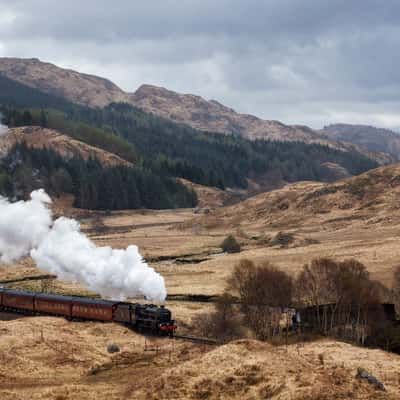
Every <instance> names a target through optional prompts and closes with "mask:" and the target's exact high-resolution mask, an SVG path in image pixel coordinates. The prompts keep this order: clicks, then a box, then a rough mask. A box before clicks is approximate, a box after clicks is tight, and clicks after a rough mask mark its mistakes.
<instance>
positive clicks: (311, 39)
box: [0, 0, 400, 129]
mask: <svg viewBox="0 0 400 400" xmlns="http://www.w3.org/2000/svg"><path fill="white" fill-rule="evenodd" d="M0 56H13V57H38V58H40V59H42V60H45V61H49V62H53V63H55V64H58V65H60V66H63V67H68V68H73V69H76V70H79V71H82V72H87V73H93V74H97V75H100V76H104V77H107V78H109V79H111V80H112V81H114V82H115V83H117V84H118V85H119V86H120V87H122V88H123V89H124V90H127V91H134V90H135V89H136V88H137V87H138V86H140V85H141V84H142V83H151V84H155V85H160V86H164V87H167V88H169V89H172V90H176V91H179V92H184V93H195V94H199V95H201V96H203V97H205V98H207V99H216V100H218V101H220V102H222V103H224V104H226V105H228V106H230V107H232V108H234V109H236V110H237V111H240V112H246V113H251V114H255V115H258V116H260V117H264V118H267V119H278V120H281V121H283V122H286V123H299V124H307V125H311V126H313V127H316V128H318V127H322V126H323V125H325V124H328V123H332V122H348V123H366V124H373V125H378V126H384V127H391V128H396V129H398V128H399V127H400V113H399V110H400V1H399V0H374V1H372V0H241V1H239V0H161V1H158V0H153V1H139V0H118V1H109V0H80V1H76V0H68V1H67V0H65V1H54V0H30V1H29V0H12V1H10V0H0Z"/></svg>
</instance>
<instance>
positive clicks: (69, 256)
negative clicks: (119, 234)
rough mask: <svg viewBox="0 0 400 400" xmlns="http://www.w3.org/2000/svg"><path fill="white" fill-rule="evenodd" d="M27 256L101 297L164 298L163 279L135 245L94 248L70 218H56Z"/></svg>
mask: <svg viewBox="0 0 400 400" xmlns="http://www.w3.org/2000/svg"><path fill="white" fill-rule="evenodd" d="M31 256H32V258H33V259H34V260H35V262H36V264H37V265H38V267H39V268H40V269H44V270H45V271H48V272H51V273H53V274H56V275H57V276H59V277H60V278H61V279H65V280H70V281H77V282H80V283H82V284H84V285H85V286H86V287H87V288H88V289H90V290H92V291H94V292H97V293H100V294H101V295H102V296H104V297H110V298H114V299H123V298H126V297H128V296H136V295H140V294H141V295H145V296H146V297H148V298H151V299H157V300H160V301H163V300H165V297H166V291H165V285H164V279H163V278H162V276H161V275H159V274H158V273H156V272H155V271H154V269H153V268H150V267H149V266H148V265H147V264H146V263H145V262H144V261H143V259H142V257H141V256H140V254H139V252H138V248H137V247H136V246H129V247H128V248H127V249H126V250H116V249H112V248H111V247H97V246H96V245H95V244H94V243H93V242H91V241H90V240H89V239H88V238H87V237H86V236H85V235H84V234H83V233H82V232H80V229H79V224H78V222H77V221H75V220H72V219H68V218H64V217H61V218H59V219H57V220H56V221H55V222H54V225H53V227H52V229H51V231H50V233H49V234H48V235H47V236H46V237H45V238H44V240H43V241H42V242H41V243H40V245H39V247H38V248H37V249H33V250H32V251H31Z"/></svg>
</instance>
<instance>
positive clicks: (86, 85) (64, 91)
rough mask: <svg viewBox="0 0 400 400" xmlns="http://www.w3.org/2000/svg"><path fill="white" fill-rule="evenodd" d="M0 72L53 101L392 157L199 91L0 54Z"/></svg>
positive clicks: (380, 158)
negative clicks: (133, 85)
mask: <svg viewBox="0 0 400 400" xmlns="http://www.w3.org/2000/svg"><path fill="white" fill-rule="evenodd" d="M0 74H2V75H3V77H7V78H9V79H12V80H15V81H17V82H19V83H21V84H24V85H27V86H28V87H30V88H35V89H38V90H40V91H41V92H43V93H47V94H50V95H53V96H57V98H58V100H57V103H58V102H60V101H61V100H62V99H65V100H68V101H70V102H73V103H76V104H80V105H84V106H89V107H104V106H106V105H108V104H110V103H117V102H126V103H130V104H131V105H133V106H135V107H138V108H140V109H142V110H144V111H145V112H147V113H153V114H154V115H157V116H160V117H164V118H167V119H169V120H171V121H175V122H177V123H180V124H182V123H183V124H186V125H189V126H191V127H193V128H195V129H198V130H201V131H208V132H217V133H223V134H234V135H240V136H241V137H244V138H248V139H250V140H255V139H268V140H278V141H301V142H304V143H317V144H322V145H327V146H330V147H332V148H335V149H339V150H343V151H357V152H360V153H362V154H364V155H366V156H367V157H370V158H372V159H374V160H375V161H377V162H378V163H379V164H388V163H391V162H393V157H391V156H390V155H389V154H387V153H379V152H376V151H370V150H367V149H366V148H364V147H363V146H360V145H359V144H354V143H349V142H344V141H339V140H333V139H331V138H328V137H327V136H326V135H324V134H322V133H320V132H318V131H315V130H312V129H310V128H308V127H306V126H289V125H285V124H283V123H281V122H279V121H273V120H263V119H260V118H257V117H256V116H253V115H248V114H239V113H237V112H235V111H234V110H233V109H231V108H229V107H226V106H224V105H222V104H221V103H219V102H217V101H215V100H210V101H207V100H205V99H203V98H202V97H200V96H196V95H193V94H179V93H176V92H173V91H171V90H168V89H164V88H161V87H157V86H152V85H142V86H141V87H140V88H138V89H137V90H136V92H134V93H127V92H124V91H122V89H120V88H118V87H117V86H116V85H115V84H113V83H112V82H110V81H108V80H107V79H104V78H100V77H96V76H92V75H87V74H83V73H80V72H76V71H72V70H68V69H63V68H59V67H57V66H55V65H53V64H50V63H45V62H42V61H40V60H38V59H19V58H0ZM0 83H1V82H0ZM4 84H7V82H5V83H4ZM60 99H61V100H60ZM54 101H55V100H54V99H53V102H54Z"/></svg>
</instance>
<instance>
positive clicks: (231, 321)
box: [192, 292, 243, 341]
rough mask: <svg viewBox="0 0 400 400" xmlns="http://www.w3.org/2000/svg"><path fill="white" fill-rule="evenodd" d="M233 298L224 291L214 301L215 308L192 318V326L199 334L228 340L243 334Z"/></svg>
mask: <svg viewBox="0 0 400 400" xmlns="http://www.w3.org/2000/svg"><path fill="white" fill-rule="evenodd" d="M235 300H236V299H235V298H234V297H232V296H231V295H230V294H228V293H226V292H225V293H224V294H223V295H222V296H221V297H220V298H219V299H218V301H217V302H216V303H215V310H214V311H212V312H210V313H203V314H199V315H197V316H195V317H193V318H192V326H193V328H194V329H195V330H197V332H198V333H199V334H200V335H201V336H205V337H212V338H217V339H219V340H222V341H229V340H233V339H236V338H239V337H241V336H242V335H243V329H242V325H241V320H240V315H239V312H238V310H237V309H236V307H235Z"/></svg>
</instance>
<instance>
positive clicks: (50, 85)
mask: <svg viewBox="0 0 400 400" xmlns="http://www.w3.org/2000/svg"><path fill="white" fill-rule="evenodd" d="M0 73H1V74H3V75H5V76H6V77H8V78H10V79H13V80H16V81H17V82H20V83H23V84H25V85H27V86H30V87H32V88H36V89H39V90H40V91H42V92H45V93H49V94H52V95H56V96H59V97H63V98H66V99H67V100H70V101H72V102H74V103H78V104H82V105H86V106H90V107H104V106H105V105H107V104H109V103H112V102H120V101H126V100H127V96H126V94H125V93H124V92H123V91H122V90H121V89H120V88H119V87H117V86H116V85H115V84H114V83H112V82H110V81H109V80H107V79H104V78H100V77H98V76H93V75H88V74H83V73H80V72H76V71H72V70H69V69H64V68H59V67H57V66H56V65H54V64H50V63H46V62H43V61H40V60H38V59H37V58H0Z"/></svg>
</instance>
